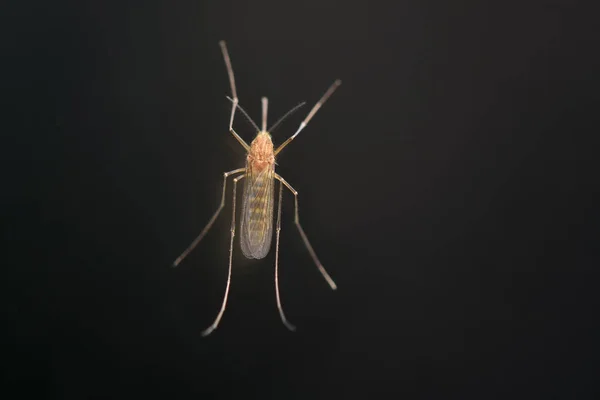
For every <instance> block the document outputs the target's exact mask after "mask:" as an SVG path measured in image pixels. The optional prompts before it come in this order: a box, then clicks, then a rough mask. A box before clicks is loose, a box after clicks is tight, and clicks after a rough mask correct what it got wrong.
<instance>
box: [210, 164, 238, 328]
mask: <svg viewBox="0 0 600 400" xmlns="http://www.w3.org/2000/svg"><path fill="white" fill-rule="evenodd" d="M244 176H245V174H244V175H240V176H238V177H236V178H234V179H233V216H232V217H231V240H230V242H229V272H227V286H226V287H225V295H224V296H223V304H221V310H220V311H219V314H217V318H215V322H213V323H212V325H211V326H209V327H208V328H206V329H205V330H203V331H202V336H208V335H210V334H211V332H212V331H214V330H215V329H216V328H217V326H219V322H220V321H221V317H222V316H223V313H224V312H225V307H226V306H227V296H228V295H229V284H230V283H231V261H232V259H233V238H234V237H235V193H236V189H237V183H238V181H239V180H240V179H243V178H244Z"/></svg>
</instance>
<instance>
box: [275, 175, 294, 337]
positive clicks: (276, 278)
mask: <svg viewBox="0 0 600 400" xmlns="http://www.w3.org/2000/svg"><path fill="white" fill-rule="evenodd" d="M282 193H283V184H282V183H281V182H279V204H278V206H277V230H276V232H277V233H276V236H275V296H276V297H277V310H279V316H280V317H281V321H282V322H283V324H284V325H285V326H286V327H287V328H288V329H289V330H290V331H295V330H296V327H295V326H294V325H292V324H291V323H290V322H289V321H288V320H287V318H286V317H285V314H284V313H283V309H282V308H281V299H280V298H279V232H280V231H281V198H282Z"/></svg>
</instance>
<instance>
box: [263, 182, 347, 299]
mask: <svg viewBox="0 0 600 400" xmlns="http://www.w3.org/2000/svg"><path fill="white" fill-rule="evenodd" d="M275 178H276V179H277V180H278V181H280V182H281V183H283V184H284V185H285V186H286V187H287V188H288V189H289V190H290V192H292V193H293V194H294V200H295V209H296V212H295V215H294V222H295V223H296V227H297V228H298V231H299V232H300V236H302V240H303V241H304V244H305V245H306V248H307V249H308V252H309V253H310V256H311V257H312V259H313V261H314V262H315V264H316V265H317V268H319V271H320V272H321V275H323V278H325V280H326V281H327V283H329V286H331V289H333V290H336V289H337V285H336V284H335V282H334V281H333V279H331V277H330V276H329V274H328V273H327V271H326V270H325V268H323V264H321V262H320V261H319V258H318V257H317V254H316V253H315V251H314V250H313V248H312V246H311V245H310V242H309V241H308V238H307V237H306V234H305V233H304V229H302V225H300V218H299V217H298V192H297V191H296V190H295V189H294V188H293V187H292V186H291V185H290V184H289V183H287V182H286V181H285V179H283V178H282V177H281V176H280V175H279V174H275Z"/></svg>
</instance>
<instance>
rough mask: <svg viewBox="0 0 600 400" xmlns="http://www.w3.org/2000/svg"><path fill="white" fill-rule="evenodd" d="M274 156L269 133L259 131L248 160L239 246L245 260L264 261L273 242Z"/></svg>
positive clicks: (251, 146) (251, 145)
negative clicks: (261, 259)
mask: <svg viewBox="0 0 600 400" xmlns="http://www.w3.org/2000/svg"><path fill="white" fill-rule="evenodd" d="M274 181H275V154H274V151H273V142H272V141H271V135H270V134H269V132H266V131H260V132H259V133H258V134H257V135H256V137H255V138H254V140H253V141H252V143H251V144H250V150H249V151H248V156H247V157H246V177H245V181H244V196H243V198H242V201H243V204H242V214H241V221H240V245H241V247H242V253H244V256H246V258H256V259H260V258H264V257H265V256H266V255H267V254H268V253H269V250H270V248H271V242H272V241H273V240H272V239H273V202H274V197H275V185H274Z"/></svg>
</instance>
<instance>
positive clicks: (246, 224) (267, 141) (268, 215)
mask: <svg viewBox="0 0 600 400" xmlns="http://www.w3.org/2000/svg"><path fill="white" fill-rule="evenodd" d="M219 45H220V46H221V52H222V53H223V58H224V60H225V66H226V68H227V74H228V76H229V84H230V86H231V95H232V97H231V98H229V97H227V98H228V99H229V100H230V101H231V103H232V108H231V116H230V118H229V132H230V133H231V134H232V135H233V136H234V137H235V138H236V139H237V141H238V142H239V143H240V144H241V145H242V146H243V147H244V149H245V150H246V152H247V156H246V166H245V167H244V168H238V169H234V170H233V171H229V172H225V173H224V174H223V191H222V195H221V204H220V205H219V207H218V208H217V211H216V212H215V213H214V215H213V216H212V218H211V219H210V220H209V221H208V224H206V226H205V227H204V229H203V230H202V232H200V234H199V235H198V236H197V237H196V239H194V241H193V242H192V243H191V244H190V246H189V247H188V248H187V249H186V250H185V251H184V252H183V253H182V254H181V255H180V256H179V257H178V258H177V259H176V260H175V262H174V263H173V267H176V266H178V265H179V264H180V263H181V261H183V259H184V258H185V257H186V256H187V255H188V254H189V253H190V252H191V251H192V250H193V249H194V248H195V247H196V246H197V245H198V243H199V242H200V241H201V240H202V238H204V236H205V235H206V234H207V232H208V231H209V229H210V228H211V227H212V225H213V224H214V222H215V221H216V219H217V217H218V216H219V214H220V213H221V210H222V209H223V207H224V206H225V189H226V187H227V178H228V177H230V176H233V175H237V176H236V177H235V178H234V179H233V202H232V209H233V214H232V218H231V237H230V242H229V271H228V274H227V286H226V287H225V294H224V296H223V303H222V304H221V309H220V310H219V313H218V314H217V317H216V319H215V320H214V322H213V323H212V325H210V326H209V327H208V328H206V329H205V330H204V331H202V336H208V335H210V334H211V332H212V331H214V330H215V329H216V328H217V326H218V325H219V322H220V321H221V317H222V316H223V313H224V312H225V308H226V306H227V297H228V295H229V285H230V283H231V263H232V259H233V239H234V237H235V206H236V193H237V183H238V182H239V181H240V180H242V179H244V178H245V181H244V193H243V199H242V212H241V217H240V218H241V221H240V231H241V233H240V244H241V247H242V253H243V254H244V256H245V257H246V258H250V259H252V258H254V259H261V258H264V257H265V256H266V255H267V254H268V253H269V250H270V248H271V242H272V239H273V200H274V197H275V180H278V181H279V200H278V205H277V223H276V227H275V296H276V299H277V309H278V310H279V316H280V317H281V320H282V322H283V324H284V325H285V326H286V327H287V328H288V329H289V330H291V331H295V330H296V327H295V326H294V325H292V324H291V323H290V322H289V321H288V320H287V318H286V317H285V314H284V313H283V309H282V307H281V299H280V297H279V232H280V231H281V200H282V192H283V186H285V187H286V188H287V189H289V191H290V192H292V194H293V195H294V204H295V214H294V223H295V224H296V227H297V228H298V231H299V232H300V236H301V237H302V240H303V241H304V244H305V245H306V248H307V250H308V252H309V253H310V255H311V257H312V259H313V261H314V263H315V264H316V266H317V268H318V269H319V271H320V272H321V274H322V275H323V277H324V278H325V280H326V281H327V283H328V284H329V286H331V289H333V290H335V289H337V286H336V284H335V282H334V281H333V279H331V277H330V276H329V274H328V273H327V271H326V270H325V268H324V267H323V265H322V264H321V262H320V261H319V259H318V258H317V254H316V253H315V251H314V250H313V247H312V246H311V244H310V242H309V241H308V238H307V236H306V234H305V233H304V230H303V229H302V226H301V225H300V220H299V217H298V192H297V191H296V190H295V189H294V188H293V187H292V186H291V185H290V184H289V183H288V182H287V181H286V180H285V179H283V178H282V177H281V176H280V175H279V174H277V173H276V172H275V157H276V156H277V154H279V152H281V150H283V148H285V147H286V146H287V145H288V144H289V143H290V142H291V141H292V140H294V139H295V138H296V136H298V134H299V133H300V132H301V131H302V130H303V129H304V128H305V127H306V125H307V124H308V123H309V121H310V120H311V119H312V118H313V117H314V116H315V114H316V113H317V111H318V110H319V108H321V106H322V105H323V104H324V103H325V101H327V99H328V98H329V97H330V96H331V95H332V94H333V92H334V91H335V90H336V89H337V87H338V86H340V84H341V83H342V82H341V81H340V80H339V79H338V80H336V81H335V82H334V83H333V84H332V85H331V86H330V87H329V89H327V91H326V92H325V94H324V95H323V96H322V97H321V99H320V100H319V101H318V102H317V103H316V104H315V105H314V107H313V108H312V109H311V110H310V112H309V113H308V115H307V116H306V118H304V120H303V121H302V122H301V123H300V126H299V127H298V129H297V130H296V132H295V133H294V134H293V135H292V136H290V138H288V139H287V140H286V141H285V142H283V143H282V144H281V145H279V147H277V148H276V149H274V147H273V142H272V140H271V134H270V133H269V132H273V129H274V128H275V127H277V126H278V125H279V124H280V123H281V122H282V121H283V120H284V119H285V118H286V117H287V116H288V115H290V114H291V113H293V112H294V111H296V110H297V109H298V108H300V107H301V106H302V105H303V104H304V103H301V104H299V105H298V106H296V107H294V108H292V109H291V110H290V111H288V112H287V113H286V114H285V115H284V116H283V117H282V118H280V119H279V120H278V121H277V122H276V123H275V124H273V126H272V127H271V128H270V129H267V111H268V105H269V101H268V99H267V98H266V97H263V98H262V99H261V101H262V125H261V128H260V129H259V128H258V126H257V125H256V123H254V122H253V121H252V119H251V118H250V117H249V116H248V114H247V113H246V112H245V111H244V109H243V108H242V107H241V106H240V105H239V100H238V97H237V92H236V86H235V77H234V74H233V68H232V66H231V59H230V58H229V52H228V51H227V45H226V44H225V41H220V42H219ZM237 109H239V110H240V111H241V112H242V113H243V114H244V115H245V116H246V118H247V119H248V120H249V121H250V122H251V123H252V124H253V125H254V127H255V128H256V131H257V134H256V137H255V138H254V140H253V141H252V142H251V143H250V145H248V144H247V143H246V142H245V141H244V139H242V138H241V137H240V136H239V135H238V134H237V132H236V131H235V130H234V129H233V119H234V116H235V111H236V110H237ZM238 174H239V175H238Z"/></svg>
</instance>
